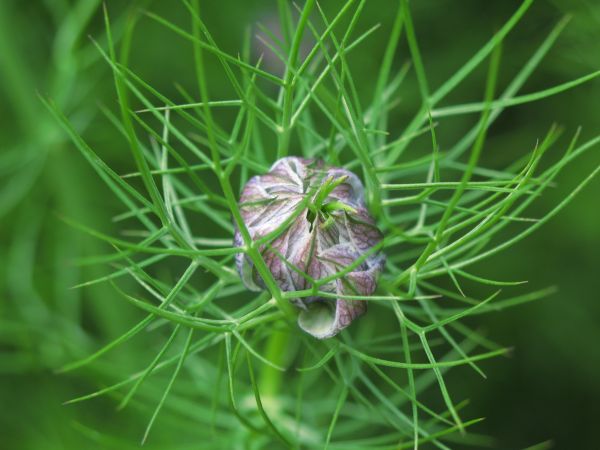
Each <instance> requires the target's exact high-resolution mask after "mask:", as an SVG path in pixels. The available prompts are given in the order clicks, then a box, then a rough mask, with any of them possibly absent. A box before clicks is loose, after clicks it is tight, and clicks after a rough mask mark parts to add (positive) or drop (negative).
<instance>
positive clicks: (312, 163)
mask: <svg viewBox="0 0 600 450" xmlns="http://www.w3.org/2000/svg"><path fill="white" fill-rule="evenodd" d="M240 211H241V215H242V218H243V220H244V223H245V225H246V228H247V229H248V232H249V233H250V237H251V239H252V241H253V242H257V241H259V247H258V249H259V251H260V252H261V254H262V256H263V258H264V261H265V263H266V264H267V267H268V268H269V270H270V272H271V274H272V275H273V278H274V280H275V281H276V282H277V284H278V286H279V288H280V289H281V290H282V291H286V292H290V291H300V290H305V289H313V288H315V286H313V282H312V281H311V280H314V281H315V282H316V283H317V285H318V290H319V291H321V292H327V293H328V294H331V295H327V297H323V296H322V295H321V296H319V295H315V296H309V297H303V298H296V299H292V300H291V301H292V302H293V303H294V304H295V305H296V306H298V307H299V308H300V309H301V312H300V315H299V317H298V323H299V325H300V327H301V328H302V329H303V330H305V331H306V332H308V333H310V334H312V335H313V336H315V337H317V338H321V339H323V338H329V337H332V336H334V335H336V334H337V333H338V332H339V331H341V330H342V329H344V328H346V327H347V326H348V325H350V323H352V321H353V320H354V319H356V318H357V317H359V316H360V315H362V314H363V313H364V312H365V311H366V308H367V304H366V300H367V299H368V297H369V295H371V294H372V293H373V292H374V291H375V289H376V287H377V277H378V275H379V272H380V271H381V269H382V268H383V265H384V262H385V256H384V255H383V253H382V252H381V250H380V245H379V244H380V243H381V241H382V239H383V236H382V234H381V232H380V231H379V230H378V229H377V227H376V225H375V222H374V220H373V218H372V217H371V216H370V214H369V212H368V211H367V209H366V206H365V201H364V187H363V185H362V183H361V181H360V180H359V179H358V177H357V176H356V175H355V174H353V173H352V172H350V171H348V170H346V169H342V168H337V167H332V166H328V165H325V164H324V163H323V162H322V161H320V160H312V159H304V158H298V157H286V158H282V159H280V160H279V161H277V162H276V163H275V164H273V166H272V167H271V169H270V170H269V172H268V173H266V174H264V175H258V176H255V177H253V178H252V179H251V180H250V181H249V182H248V183H247V184H246V186H245V187H244V189H243V191H242V195H241V198H240ZM234 243H235V245H236V246H242V245H243V240H242V237H241V234H240V232H239V230H237V229H236V232H235V238H234ZM374 247H375V248H374ZM236 263H237V269H238V271H239V273H240V276H241V278H242V281H243V283H244V285H245V286H246V287H247V288H248V289H250V290H262V289H265V283H264V281H263V280H262V278H261V276H260V275H259V273H258V272H257V270H256V269H255V267H254V263H253V261H252V259H251V258H250V257H249V256H248V255H247V254H244V253H238V254H237V255H236ZM341 271H343V275H341V276H336V274H339V272H341ZM325 278H331V279H328V280H326V282H324V281H320V280H323V279H325ZM336 295H340V296H354V297H357V298H360V299H356V300H355V299H345V298H339V297H337V298H336Z"/></svg>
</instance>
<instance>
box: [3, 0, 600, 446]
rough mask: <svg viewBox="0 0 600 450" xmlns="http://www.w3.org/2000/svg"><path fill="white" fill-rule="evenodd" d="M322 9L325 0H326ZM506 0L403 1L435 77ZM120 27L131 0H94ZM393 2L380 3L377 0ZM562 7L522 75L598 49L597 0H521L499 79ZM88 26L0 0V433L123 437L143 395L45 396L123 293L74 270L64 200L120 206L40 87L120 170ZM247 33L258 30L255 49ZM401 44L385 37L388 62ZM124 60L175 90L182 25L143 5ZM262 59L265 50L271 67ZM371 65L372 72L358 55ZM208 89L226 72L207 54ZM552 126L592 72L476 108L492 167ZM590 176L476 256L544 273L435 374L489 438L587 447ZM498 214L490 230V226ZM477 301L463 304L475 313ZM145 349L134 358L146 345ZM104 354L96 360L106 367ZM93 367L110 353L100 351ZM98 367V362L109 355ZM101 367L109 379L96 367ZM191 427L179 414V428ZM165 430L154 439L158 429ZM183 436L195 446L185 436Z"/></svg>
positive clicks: (80, 242)
mask: <svg viewBox="0 0 600 450" xmlns="http://www.w3.org/2000/svg"><path fill="white" fill-rule="evenodd" d="M144 3H145V4H148V6H147V7H148V8H150V9H151V10H152V11H154V12H157V13H158V14H161V15H164V16H165V17H167V18H169V19H170V20H173V21H175V22H177V23H180V24H182V25H183V26H186V27H187V26H188V25H189V17H188V14H187V12H186V9H185V7H184V6H182V5H181V4H179V2H160V1H155V2H152V3H149V2H144ZM323 3H324V6H325V7H326V9H328V10H329V11H333V10H335V9H336V7H339V5H341V4H342V3H341V2H338V1H326V2H323ZM519 3H520V2H518V1H508V0H492V1H486V2H482V1H478V0H461V1H452V0H435V1H434V0H427V1H418V2H417V1H413V2H412V4H411V8H412V11H413V15H414V22H415V27H416V31H417V36H418V39H419V43H420V46H421V50H422V53H423V55H424V63H425V66H426V69H427V71H428V77H429V81H430V84H431V85H432V86H434V87H435V86H439V85H440V84H441V83H442V82H443V81H444V80H445V79H446V78H447V77H449V76H450V75H451V74H452V73H453V71H454V70H456V69H457V68H458V67H460V65H461V64H462V63H463V62H464V61H466V60H467V59H468V57H470V56H471V55H472V54H473V53H474V52H475V51H476V50H477V49H478V48H480V46H481V45H482V44H483V43H484V42H485V41H486V40H487V39H488V38H489V37H490V36H491V34H492V33H493V32H494V31H496V30H497V29H498V28H499V27H500V26H501V25H502V24H503V22H504V21H505V20H506V19H507V18H508V17H509V16H510V15H511V14H512V12H513V11H514V10H515V9H516V8H517V7H518V5H519ZM107 5H108V8H109V11H110V14H111V17H112V20H113V22H114V23H115V26H116V27H117V29H118V27H119V24H120V23H122V22H121V21H122V20H124V18H126V16H127V14H128V11H129V9H130V8H132V7H137V5H138V4H137V3H135V2H126V1H122V2H121V1H108V2H107ZM201 5H202V6H203V11H204V15H205V20H206V22H207V23H208V25H209V27H210V29H211V31H212V32H213V35H214V37H215V39H216V40H217V42H219V43H220V45H221V46H222V47H223V48H224V50H226V51H228V52H231V53H233V54H236V53H237V52H238V50H240V49H241V46H242V43H243V39H244V33H245V30H246V29H248V28H250V29H251V30H252V32H253V33H252V35H254V33H255V32H256V31H257V29H256V27H255V24H256V22H262V23H265V24H267V25H268V24H271V23H274V22H276V21H277V11H276V9H275V6H276V2H274V1H273V2H264V1H262V2H261V1H248V0H246V1H239V0H237V1H236V0H220V1H219V2H208V1H204V2H201ZM392 5H393V6H394V8H393V9H392ZM393 10H395V3H394V2H392V1H387V0H386V1H384V0H373V1H370V2H367V7H366V9H365V12H364V14H363V16H362V20H361V22H360V24H359V30H363V31H364V30H366V29H367V28H369V27H371V26H373V25H374V24H375V23H378V22H380V23H381V24H382V26H381V28H380V29H379V30H378V31H377V33H375V34H374V35H373V36H372V37H370V38H369V39H368V40H367V41H365V42H364V44H362V45H361V47H359V48H358V49H357V50H356V51H355V52H353V53H352V54H351V58H350V61H351V65H352V67H353V68H354V77H355V81H356V82H357V85H358V86H359V87H360V89H361V90H364V92H362V91H361V92H360V94H361V95H365V96H366V97H368V96H369V95H370V94H372V90H373V86H372V80H373V73H375V71H376V69H377V67H378V64H379V61H380V60H381V57H382V54H383V51H384V48H385V44H386V40H387V36H388V34H389V31H390V27H391V21H392V20H393V14H392V13H391V11H393ZM566 14H570V15H571V16H572V18H571V21H570V23H569V25H568V26H567V28H566V30H565V31H564V33H563V34H562V35H561V37H560V38H559V41H558V42H557V44H556V46H555V47H554V48H553V49H552V50H551V52H550V53H549V55H548V57H547V58H546V60H545V61H544V62H543V63H542V65H541V67H540V68H539V69H538V70H537V71H536V73H535V74H534V76H533V77H532V78H531V79H530V80H529V81H528V82H527V84H526V85H525V87H524V89H523V90H522V92H524V93H526V92H533V91H537V90H540V89H544V88H547V87H550V86H552V85H554V84H557V83H561V82H564V81H568V80H571V79H574V78H577V77H579V76H581V75H584V74H587V73H590V72H592V71H595V70H598V69H599V68H600V51H599V50H600V2H597V1H596V0H589V1H577V0H571V1H569V0H564V1H559V0H556V1H545V0H538V1H537V2H535V4H534V5H533V7H532V8H531V9H530V11H529V12H528V13H527V14H526V16H525V18H524V19H523V21H522V22H521V23H520V24H519V26H518V27H517V28H516V30H515V31H514V32H512V33H511V34H510V35H509V37H508V39H507V40H506V42H505V45H504V48H503V57H502V69H501V74H500V75H501V76H500V84H501V87H502V86H503V85H505V84H506V83H507V82H508V81H509V80H510V79H511V76H513V75H514V74H515V72H516V71H518V69H519V68H520V67H521V66H522V65H523V64H524V63H525V62H526V61H527V59H528V57H529V56H530V55H531V54H532V53H533V52H534V51H535V49H536V47H537V45H539V44H540V43H541V41H542V40H543V39H544V37H545V36H546V35H547V33H548V32H549V31H550V30H551V29H552V27H553V26H554V25H555V24H556V23H557V22H558V21H559V20H560V19H561V18H562V17H564V16H565V15H566ZM88 35H90V36H92V37H94V38H95V39H98V40H99V41H100V42H102V40H103V23H102V13H101V5H100V2H98V1H93V0H91V1H85V0H81V1H68V0H55V1H52V0H37V1H28V2H23V1H17V0H2V1H0V448H3V449H4V448H6V449H15V450H16V449H61V448H64V449H75V448H128V447H132V448H134V447H137V446H138V442H139V438H140V436H141V433H142V432H143V429H144V427H145V424H146V421H147V419H148V414H149V412H148V411H146V410H144V409H143V408H139V409H138V408H136V407H135V406H134V407H132V408H128V409H126V410H124V411H120V412H116V411H115V403H114V402H113V401H112V400H111V399H110V398H105V399H98V400H93V401H91V402H87V403H83V404H79V405H76V406H62V402H64V401H66V400H68V399H69V398H72V397H74V396H76V395H79V394H81V393H84V392H89V391H93V390H94V389H96V388H97V387H98V386H99V385H102V384H103V383H108V382H109V380H107V379H106V377H105V374H104V372H103V368H102V366H98V367H94V369H84V370H80V371H77V372H74V373H69V374H63V375H59V374H55V373H54V369H56V368H57V367H59V366H61V365H62V364H65V363H66V362H68V361H71V360H73V359H75V358H77V357H82V356H85V355H86V354H89V353H90V352H91V351H93V350H94V349H97V348H99V347H100V346H101V345H102V343H106V342H108V341H109V340H110V339H111V338H114V337H116V336H118V335H119V334H120V333H122V332H124V331H125V330H126V329H127V327H128V326H131V324H132V323H133V321H134V320H135V319H136V318H139V317H141V315H140V312H139V311H137V310H135V309H134V308H133V307H131V306H130V305H127V304H125V303H124V302H123V301H121V300H120V299H119V298H117V296H116V295H115V294H114V292H113V291H112V289H110V288H109V287H106V286H102V285H98V286H95V287H92V288H87V289H70V287H71V286H73V285H75V284H77V283H79V282H82V281H85V280H88V279H90V278H93V277H95V276H98V275H99V274H102V273H103V272H102V268H101V267H100V268H97V267H95V266H86V265H81V264H76V261H77V260H78V259H79V258H82V257H85V256H90V255H94V254H98V253H102V251H106V249H105V248H103V247H101V246H100V244H98V242H97V241H95V240H93V239H91V238H90V237H88V236H85V235H83V234H81V233H80V232H77V231H75V230H73V229H72V228H70V227H69V226H68V225H66V224H65V223H64V222H63V221H61V220H60V217H61V216H66V217H69V218H72V219H75V220H77V221H80V222H82V223H85V224H88V225H93V226H94V227H95V228H97V229H100V230H102V231H106V232H115V227H114V226H112V225H111V217H112V215H114V214H115V213H117V212H119V210H118V208H117V202H116V200H115V199H114V198H113V196H112V194H111V193H110V191H109V190H108V189H107V188H106V187H105V185H104V184H103V183H102V182H101V180H100V179H99V178H98V177H97V176H96V175H95V173H94V172H93V171H92V169H91V168H90V167H89V166H88V165H87V163H86V162H85V161H84V160H83V158H82V156H81V155H80V154H79V153H78V152H77V150H76V149H75V148H74V147H73V145H72V144H71V143H70V142H69V141H68V140H67V138H66V137H65V135H64V133H63V132H62V131H61V129H60V128H59V127H58V125H57V124H56V123H55V122H54V120H53V118H52V117H50V115H49V114H48V112H47V111H46V110H45V109H44V107H43V105H42V104H41V102H40V100H39V98H38V93H39V94H41V95H43V96H47V97H50V98H52V99H53V100H54V101H55V102H56V103H57V104H58V105H60V107H61V109H62V110H63V111H64V112H65V114H67V116H68V117H69V118H70V119H71V120H72V121H73V123H74V124H75V126H76V128H77V129H78V130H79V131H80V132H81V133H83V135H84V137H85V138H86V139H87V141H88V142H89V143H90V144H91V145H92V146H93V147H94V148H95V149H96V150H97V151H99V152H100V153H101V154H102V156H103V158H104V159H105V160H106V161H107V162H108V163H109V164H110V165H111V167H113V168H115V170H117V172H119V173H124V172H127V171H130V170H132V168H133V161H132V159H131V156H130V154H129V151H128V149H127V146H126V143H125V141H124V140H123V139H122V138H121V137H120V136H119V135H118V134H117V133H116V132H115V131H114V129H113V128H111V127H110V126H109V124H108V123H107V121H106V120H105V119H103V118H101V117H100V114H99V105H103V106H105V107H107V108H109V109H111V110H116V109H117V108H116V96H115V93H114V90H113V86H112V77H111V74H110V71H109V70H108V67H107V66H106V64H104V63H103V62H102V61H100V58H99V56H98V53H97V51H96V50H95V49H94V48H93V46H92V45H91V42H90V40H89V39H88ZM255 51H256V52H258V51H259V50H255ZM407 60H408V52H407V49H406V46H405V45H404V44H403V45H401V46H400V48H399V49H398V52H397V58H396V61H395V67H397V68H399V67H400V66H401V65H402V64H403V63H404V62H406V61H407ZM131 64H132V66H133V67H134V68H135V69H136V70H138V71H140V72H141V73H143V74H144V75H145V76H146V78H147V79H148V80H149V81H151V82H152V83H153V84H154V86H155V87H157V88H158V89H159V90H160V91H162V92H164V93H167V94H173V95H174V96H176V94H175V93H176V92H177V90H176V87H175V83H179V84H180V85H182V86H184V87H186V88H190V89H193V87H194V86H195V80H194V79H193V70H192V67H193V62H192V58H191V47H190V45H189V43H187V42H185V41H183V40H182V39H180V38H177V37H175V36H174V35H173V34H172V33H170V32H168V31H166V30H165V29H164V28H161V27H159V26H158V25H156V24H155V23H151V22H150V21H148V20H144V19H142V21H141V23H140V24H139V29H138V31H137V33H136V37H135V38H134V41H133V51H132V62H131ZM484 69H485V68H482V69H481V70H478V71H476V72H475V73H474V74H473V75H472V76H471V77H470V78H469V80H467V83H464V85H463V86H462V87H461V88H459V89H458V90H457V91H456V92H455V93H453V94H452V95H451V96H450V98H449V99H447V100H446V103H445V104H454V103H461V102H466V101H476V100H478V99H479V98H480V94H481V92H482V86H483V78H484V76H485V70H484ZM274 70H276V68H274ZM371 70H373V73H372V72H371ZM209 81H210V89H211V92H212V93H213V94H212V95H213V96H214V97H215V98H217V97H220V95H219V93H220V92H226V91H227V88H226V86H225V85H224V83H225V79H224V77H223V76H221V75H220V73H219V68H218V67H215V70H214V73H210V74H209ZM401 95H402V101H401V102H400V104H399V106H398V108H397V111H396V112H395V113H394V115H393V116H392V117H393V119H394V122H392V123H391V124H390V129H391V130H393V129H394V127H397V129H398V130H401V129H402V127H404V126H405V125H406V124H407V122H408V120H409V119H410V118H411V117H412V115H413V114H414V111H415V109H416V108H417V107H418V105H419V94H418V89H417V87H416V80H415V79H414V75H413V74H411V77H410V78H409V79H408V80H407V81H406V83H405V84H404V85H403V88H402V90H401ZM469 120H471V119H470V118H469V119H465V118H462V117H460V118H456V119H451V120H450V119H449V120H446V121H444V122H442V123H441V124H440V126H439V128H438V139H439V141H440V145H441V147H442V150H443V149H444V148H445V146H446V147H448V146H450V145H451V144H452V143H453V142H454V141H455V140H456V139H457V138H458V137H460V135H461V133H463V132H464V131H465V130H466V129H467V127H468V126H469V123H470V122H469ZM553 123H558V124H560V125H561V126H563V127H564V128H565V133H564V139H563V140H561V142H560V143H561V144H565V143H567V142H568V140H569V139H570V137H571V136H572V135H573V134H574V132H575V131H576V129H577V127H578V126H582V127H583V131H582V138H581V139H582V140H581V142H583V141H584V140H587V139H589V138H591V137H593V136H596V135H597V134H598V133H600V82H599V81H597V80H595V81H592V82H591V83H587V84H584V85H583V86H580V87H578V88H576V89H575V90H573V91H568V92H566V93H563V94H560V95H558V96H555V97H552V98H550V99H546V100H544V101H542V102H538V103H532V104H528V105H524V106H519V107H513V108H509V109H508V110H506V111H505V112H504V113H503V116H502V117H501V119H500V120H499V121H498V122H497V123H496V124H495V125H494V126H493V127H492V129H491V133H490V141H489V144H488V145H487V147H486V149H485V155H484V162H485V163H487V164H488V165H489V166H491V167H502V166H504V165H506V164H508V163H509V162H510V161H512V160H513V159H514V158H516V157H519V156H521V155H523V154H524V153H525V152H526V151H528V149H530V148H531V147H533V145H534V143H535V140H536V139H538V138H541V137H543V135H544V134H545V133H546V132H547V130H548V128H549V127H550V126H551V125H552V124H553ZM599 163H600V151H599V149H598V148H596V149H594V150H592V151H590V152H588V153H587V154H586V155H584V156H583V157H582V158H580V159H579V160H577V161H576V162H575V163H574V164H573V165H571V166H569V167H568V168H567V169H566V170H565V172H564V173H563V174H561V176H560V177H559V178H558V180H557V181H558V184H557V186H556V187H555V188H553V189H552V190H550V191H548V192H547V193H545V194H544V196H543V197H542V198H540V199H539V200H538V201H537V202H536V203H535V206H534V207H533V208H532V209H531V210H529V212H528V216H532V217H536V216H540V215H541V214H542V213H543V212H545V211H547V210H549V209H550V208H552V207H553V206H554V205H556V204H557V203H558V202H559V201H560V200H561V199H562V198H563V197H564V196H565V195H566V194H567V193H568V192H569V191H570V189H572V188H573V187H574V186H575V185H576V184H577V182H578V181H580V180H581V179H582V178H583V177H584V176H586V175H587V174H588V173H589V172H590V170H591V169H592V168H593V167H595V166H597V165H598V164H599ZM599 198H600V180H599V179H596V180H594V182H593V183H592V184H591V185H590V186H588V188H587V189H586V190H585V191H583V192H582V193H581V194H580V195H579V196H578V197H577V198H576V199H575V201H573V202H572V203H571V204H570V206H569V207H567V208H566V209H565V210H564V211H563V212H562V213H561V214H560V215H559V216H558V217H556V218H554V219H553V220H552V221H551V222H550V223H548V224H547V225H546V226H544V227H543V228H542V229H541V230H539V231H538V232H536V233H535V234H534V235H533V236H531V237H530V238H529V239H527V240H526V241H525V242H522V243H521V244H519V245H518V247H516V248H513V249H512V250H511V251H509V252H507V253H505V254H503V255H502V256H500V257H495V258H494V259H493V260H490V261H487V262H486V263H484V264H481V265H480V266H479V267H478V268H477V269H478V273H481V274H482V275H490V276H493V277H494V278H497V279H511V280H512V279H523V278H527V279H528V280H529V281H530V283H529V286H528V287H529V288H531V289H532V290H533V289H538V288H542V287H545V286H549V285H556V286H558V288H559V290H558V292H557V293H556V294H553V295H552V296H551V297H550V298H548V299H546V300H542V301H540V302H535V303H532V304H527V305H525V306H520V307H517V308H515V309H512V310H508V311H504V312H501V313H498V314H495V315H487V316H485V317H483V316H477V317H476V319H470V323H471V325H474V326H476V327H477V328H481V329H484V330H486V331H487V335H488V336H489V337H490V338H492V339H494V340H497V341H499V342H501V343H502V344H503V345H508V346H514V349H515V350H514V353H513V354H512V356H511V357H510V358H502V359H498V360H494V361H493V362H488V363H486V365H485V366H484V367H485V368H486V369H487V373H488V376H489V379H488V380H485V381H484V380H481V379H480V378H477V377H476V375H475V374H473V373H471V372H468V371H460V372H459V371H456V372H451V374H450V377H449V380H448V384H449V386H450V389H451V391H452V392H453V393H454V396H455V398H456V399H457V400H462V399H464V398H470V399H471V403H472V404H471V406H470V411H475V412H476V414H478V415H481V416H485V417H487V420H486V421H484V422H483V423H482V424H481V425H479V426H478V428H477V431H478V432H483V433H488V434H490V435H491V436H493V437H494V438H495V439H496V442H495V447H496V448H501V449H517V448H524V447H527V446H528V445H533V444H534V443H538V442H541V441H544V440H552V441H553V442H554V445H555V447H554V448H558V449H595V448H598V438H597V428H598V423H599V422H600V294H599V292H600V201H599ZM511 230H512V229H511V228H510V227H508V229H507V230H506V233H507V236H508V234H509V233H510V232H511ZM474 320H476V321H475V322H474ZM147 345H148V343H147V342H145V340H144V337H143V336H142V337H141V338H138V339H135V340H134V341H132V342H130V343H128V344H127V345H126V346H125V347H123V348H122V349H120V350H119V351H116V352H113V354H111V364H112V365H113V366H118V367H119V369H118V370H119V371H120V372H121V373H123V374H127V373H130V372H131V371H132V370H136V369H137V368H139V366H140V364H139V361H140V359H139V356H138V355H139V354H140V352H141V351H142V350H143V349H144V348H145V347H146V346H147ZM145 359H146V358H144V361H145ZM105 369H106V372H108V371H109V368H108V367H107V368H105ZM110 369H114V367H111V368H110ZM114 372H115V371H114V370H113V371H112V372H111V373H114ZM112 381H116V380H112ZM190 434H192V433H191V432H190ZM186 438H187V433H186V430H182V429H181V428H180V427H178V426H177V423H176V420H171V421H169V420H168V419H165V420H162V421H159V423H158V425H157V430H156V431H155V432H153V439H152V440H151V441H150V443H149V444H148V445H149V446H150V447H151V448H175V447H176V446H177V445H179V444H182V445H183V444H184V443H187V442H188V441H187V440H186ZM167 443H168V444H167ZM191 448H202V446H199V447H194V446H191Z"/></svg>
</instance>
